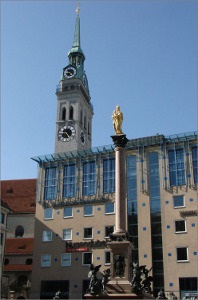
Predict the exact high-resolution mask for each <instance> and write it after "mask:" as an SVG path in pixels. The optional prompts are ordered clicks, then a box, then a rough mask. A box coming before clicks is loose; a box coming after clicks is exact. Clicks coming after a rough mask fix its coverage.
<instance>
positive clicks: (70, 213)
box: [64, 207, 73, 218]
mask: <svg viewBox="0 0 198 300" xmlns="http://www.w3.org/2000/svg"><path fill="white" fill-rule="evenodd" d="M69 217H73V208H72V207H65V208H64V218H69Z"/></svg>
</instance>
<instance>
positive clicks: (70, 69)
mask: <svg viewBox="0 0 198 300" xmlns="http://www.w3.org/2000/svg"><path fill="white" fill-rule="evenodd" d="M75 75H76V69H75V68H74V67H72V66H68V67H67V68H65V70H64V76H65V77H66V78H72V77H74V76H75Z"/></svg>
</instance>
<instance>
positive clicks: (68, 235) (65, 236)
mask: <svg viewBox="0 0 198 300" xmlns="http://www.w3.org/2000/svg"><path fill="white" fill-rule="evenodd" d="M71 239H72V230H71V229H63V240H71Z"/></svg>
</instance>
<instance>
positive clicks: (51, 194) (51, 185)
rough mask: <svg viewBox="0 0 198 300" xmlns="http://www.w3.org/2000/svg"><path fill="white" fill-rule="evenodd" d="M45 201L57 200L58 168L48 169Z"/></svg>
mask: <svg viewBox="0 0 198 300" xmlns="http://www.w3.org/2000/svg"><path fill="white" fill-rule="evenodd" d="M44 199H45V200H52V199H56V167H53V168H46V172H45V187H44Z"/></svg>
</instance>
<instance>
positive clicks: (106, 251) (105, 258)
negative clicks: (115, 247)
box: [104, 250, 111, 266]
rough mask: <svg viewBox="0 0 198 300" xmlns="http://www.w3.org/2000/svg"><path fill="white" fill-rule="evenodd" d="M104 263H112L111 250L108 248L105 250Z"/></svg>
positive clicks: (108, 264)
mask: <svg viewBox="0 0 198 300" xmlns="http://www.w3.org/2000/svg"><path fill="white" fill-rule="evenodd" d="M107 253H108V254H109V262H107ZM104 265H105V266H110V265H111V251H108V250H105V251H104Z"/></svg>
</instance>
